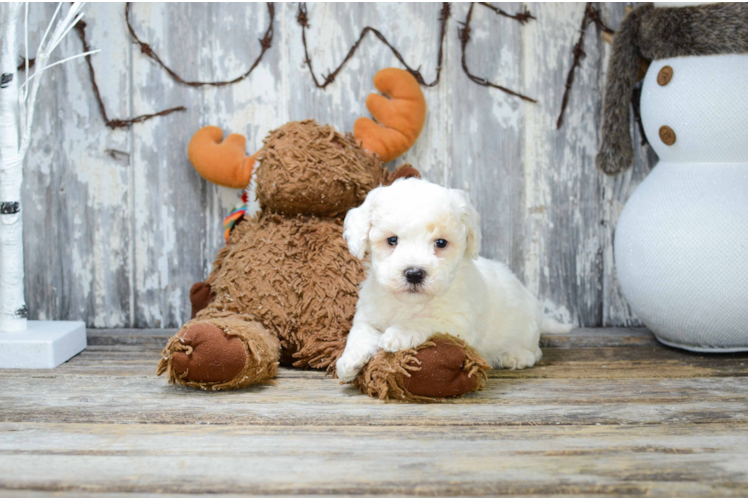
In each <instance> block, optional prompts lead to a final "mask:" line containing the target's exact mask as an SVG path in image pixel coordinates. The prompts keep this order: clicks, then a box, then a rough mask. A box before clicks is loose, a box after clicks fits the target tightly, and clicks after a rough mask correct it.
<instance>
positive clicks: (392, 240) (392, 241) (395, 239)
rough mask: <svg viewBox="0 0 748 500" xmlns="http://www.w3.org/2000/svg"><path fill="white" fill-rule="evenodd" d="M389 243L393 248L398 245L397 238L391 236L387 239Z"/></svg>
mask: <svg viewBox="0 0 748 500" xmlns="http://www.w3.org/2000/svg"><path fill="white" fill-rule="evenodd" d="M387 243H389V245H390V246H391V247H394V246H395V245H397V236H390V237H389V238H387Z"/></svg>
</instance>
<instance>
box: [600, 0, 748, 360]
mask: <svg viewBox="0 0 748 500" xmlns="http://www.w3.org/2000/svg"><path fill="white" fill-rule="evenodd" d="M673 5H674V4H664V5H663V6H662V7H660V6H658V5H657V6H653V5H652V4H646V5H642V6H641V7H638V8H636V9H634V10H633V11H632V12H631V13H630V14H629V15H628V16H627V17H626V19H624V21H623V23H622V24H621V27H620V28H619V30H618V31H617V32H616V35H615V38H614V41H613V54H612V57H611V60H610V64H609V67H608V73H607V81H606V87H605V100H604V106H603V127H602V143H601V147H600V151H599V153H598V156H597V165H598V167H599V168H600V169H601V170H603V171H604V172H605V173H608V174H610V175H614V174H617V173H619V172H621V171H623V170H625V169H626V168H628V167H629V166H630V165H631V163H632V161H633V148H632V145H631V135H630V117H629V102H630V97H631V92H632V91H633V88H634V85H635V83H636V73H637V68H638V60H639V58H640V57H643V58H645V59H649V60H651V61H652V62H651V64H650V66H649V69H648V70H647V73H646V76H645V77H644V82H643V84H642V95H641V119H642V124H643V126H644V132H645V134H646V136H647V139H648V141H649V143H650V144H651V146H652V147H653V148H654V150H655V152H656V153H657V155H658V157H659V160H660V161H659V163H657V165H656V166H655V168H654V170H653V171H652V172H651V173H650V174H649V175H648V176H647V178H646V179H645V180H644V182H642V184H641V185H640V186H639V187H638V189H637V190H636V191H635V192H634V194H633V195H632V196H631V198H630V199H629V200H628V202H627V203H626V206H625V207H624V210H623V212H622V213H621V217H620V219H619V221H618V225H617V228H616V232H615V241H614V258H615V263H616V271H617V274H618V279H619V282H620V284H621V289H622V291H623V294H624V295H625V297H626V299H627V301H628V303H629V305H630V306H631V309H632V310H633V311H634V312H635V313H636V314H637V316H639V318H641V320H642V321H643V322H644V324H645V325H646V326H647V327H648V328H649V329H650V330H652V331H653V332H654V334H655V335H656V336H657V338H658V339H659V340H660V341H661V342H663V343H664V344H667V345H671V346H675V347H680V348H684V349H689V350H693V351H706V352H735V351H748V4H708V5H691V6H687V7H673Z"/></svg>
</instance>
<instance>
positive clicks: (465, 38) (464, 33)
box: [458, 2, 538, 103]
mask: <svg viewBox="0 0 748 500" xmlns="http://www.w3.org/2000/svg"><path fill="white" fill-rule="evenodd" d="M481 5H484V6H486V7H488V8H490V9H491V10H493V11H494V12H496V14H497V15H502V16H504V17H508V18H510V19H514V20H515V21H517V22H519V23H520V24H525V23H526V22H527V21H528V20H530V19H535V18H534V17H533V16H532V15H531V14H530V12H529V11H528V10H525V12H522V13H518V14H515V15H513V16H512V15H510V14H507V13H506V12H504V11H503V10H501V9H499V8H497V7H494V6H493V5H490V4H487V3H485V2H482V3H481ZM473 7H475V4H474V3H471V4H470V9H468V13H467V16H466V17H465V22H463V23H460V24H462V28H461V29H459V30H458V35H459V37H460V46H461V48H462V70H463V71H464V72H465V74H466V75H467V77H468V78H470V80H471V81H472V82H475V83H477V84H478V85H481V86H483V87H491V88H494V89H499V90H501V91H502V92H506V93H507V94H509V95H513V96H515V97H519V98H520V99H522V100H523V101H529V102H533V103H535V102H538V101H536V100H535V99H533V98H531V97H527V96H526V95H523V94H520V93H519V92H515V91H514V90H511V89H508V88H506V87H504V86H502V85H498V84H495V83H492V82H490V81H488V80H487V79H485V78H483V77H480V76H476V75H474V74H472V73H471V72H470V70H469V69H468V66H467V57H466V52H467V45H468V43H469V42H470V21H471V20H472V18H473Z"/></svg>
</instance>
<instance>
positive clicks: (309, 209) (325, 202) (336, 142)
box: [257, 120, 383, 217]
mask: <svg viewBox="0 0 748 500" xmlns="http://www.w3.org/2000/svg"><path fill="white" fill-rule="evenodd" d="M263 142H264V146H263V148H262V150H261V151H260V153H259V154H258V155H257V157H258V159H259V160H260V161H261V162H262V164H261V165H260V167H259V168H258V169H257V184H258V186H259V185H261V186H262V189H260V190H257V199H258V200H259V201H260V206H262V207H263V208H264V209H269V210H273V211H275V212H280V213H283V214H289V215H297V214H307V215H317V216H320V217H331V216H342V215H345V213H346V212H347V211H348V210H349V209H350V208H352V207H355V206H358V205H360V204H361V203H363V201H364V198H366V194H367V193H368V192H369V191H371V190H372V189H374V188H375V187H377V186H378V185H379V184H380V183H381V182H382V181H383V170H382V167H381V162H380V161H379V160H378V159H376V158H375V157H372V156H370V155H368V154H366V152H365V151H364V150H363V149H361V148H360V147H359V146H358V145H357V144H356V141H355V140H354V139H353V136H351V135H350V134H348V135H343V134H341V133H340V132H337V131H336V130H335V129H334V128H332V127H331V126H329V125H322V126H321V125H318V124H317V122H315V121H314V120H304V121H302V122H290V123H287V124H285V125H284V126H282V127H281V128H279V129H276V130H273V131H272V132H270V135H269V136H268V137H267V138H266V139H265V140H264V141H263Z"/></svg>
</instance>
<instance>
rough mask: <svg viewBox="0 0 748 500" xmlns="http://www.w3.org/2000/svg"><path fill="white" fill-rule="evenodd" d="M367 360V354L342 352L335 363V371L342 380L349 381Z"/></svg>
mask: <svg viewBox="0 0 748 500" xmlns="http://www.w3.org/2000/svg"><path fill="white" fill-rule="evenodd" d="M368 361H369V357H368V356H358V355H356V354H354V353H347V354H343V356H341V357H340V359H339V360H338V362H337V363H336V364H335V373H336V374H337V376H338V378H339V379H340V380H342V381H343V382H350V381H352V380H353V379H354V378H356V375H358V372H360V371H361V368H363V367H364V365H365V364H366V363H367V362H368Z"/></svg>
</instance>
